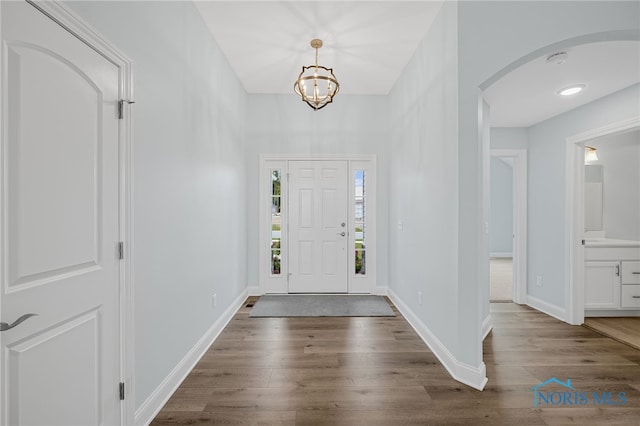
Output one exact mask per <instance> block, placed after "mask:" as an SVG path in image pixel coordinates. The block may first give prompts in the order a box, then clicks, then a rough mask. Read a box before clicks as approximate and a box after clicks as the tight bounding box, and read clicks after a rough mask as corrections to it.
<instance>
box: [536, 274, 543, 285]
mask: <svg viewBox="0 0 640 426" xmlns="http://www.w3.org/2000/svg"><path fill="white" fill-rule="evenodd" d="M536 285H537V286H538V287H542V275H536Z"/></svg>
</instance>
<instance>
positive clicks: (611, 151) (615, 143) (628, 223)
mask: <svg viewBox="0 0 640 426" xmlns="http://www.w3.org/2000/svg"><path fill="white" fill-rule="evenodd" d="M587 144H588V145H589V146H594V147H596V148H597V149H598V161H597V162H595V163H594V164H601V165H602V166H603V175H604V176H603V186H604V189H603V229H604V231H605V235H606V236H607V238H619V239H623V240H634V241H640V131H638V130H636V131H634V132H628V133H622V134H616V135H612V136H609V137H603V138H598V139H596V140H593V141H589V142H588V143H587Z"/></svg>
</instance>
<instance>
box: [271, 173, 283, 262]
mask: <svg viewBox="0 0 640 426" xmlns="http://www.w3.org/2000/svg"><path fill="white" fill-rule="evenodd" d="M281 184H282V170H280V169H273V170H271V274H272V275H280V274H281V261H282V247H281V237H282V230H281V226H282V221H281V219H282V194H281V190H280V188H281Z"/></svg>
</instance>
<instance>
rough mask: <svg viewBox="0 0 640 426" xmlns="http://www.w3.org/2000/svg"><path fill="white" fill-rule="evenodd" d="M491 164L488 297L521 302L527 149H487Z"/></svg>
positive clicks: (523, 293)
mask: <svg viewBox="0 0 640 426" xmlns="http://www.w3.org/2000/svg"><path fill="white" fill-rule="evenodd" d="M491 163H492V166H491V168H492V171H491V178H490V179H491V184H490V185H491V191H492V193H491V226H490V227H489V229H491V234H490V264H489V270H490V297H489V300H490V301H491V302H497V301H509V302H511V301H513V302H516V303H520V304H522V303H526V292H527V283H526V277H527V151H526V150H525V149H495V150H491ZM494 166H496V167H494Z"/></svg>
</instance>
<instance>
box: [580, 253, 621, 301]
mask: <svg viewBox="0 0 640 426" xmlns="http://www.w3.org/2000/svg"><path fill="white" fill-rule="evenodd" d="M584 307H585V309H617V308H620V262H612V261H604V262H585V285H584Z"/></svg>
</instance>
